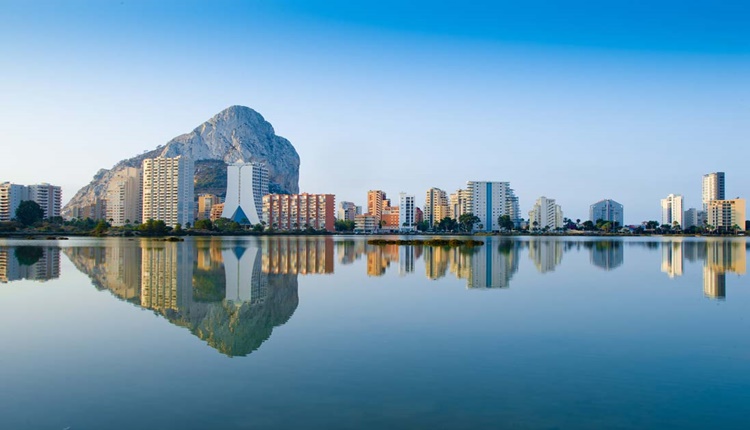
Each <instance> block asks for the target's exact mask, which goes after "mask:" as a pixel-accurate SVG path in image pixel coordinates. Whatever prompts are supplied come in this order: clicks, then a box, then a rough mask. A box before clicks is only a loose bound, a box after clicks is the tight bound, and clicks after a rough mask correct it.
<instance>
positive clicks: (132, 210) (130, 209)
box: [107, 167, 143, 227]
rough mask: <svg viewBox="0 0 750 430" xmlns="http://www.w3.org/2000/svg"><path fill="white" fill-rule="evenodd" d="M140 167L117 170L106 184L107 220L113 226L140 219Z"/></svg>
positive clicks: (141, 202)
mask: <svg viewBox="0 0 750 430" xmlns="http://www.w3.org/2000/svg"><path fill="white" fill-rule="evenodd" d="M142 187H143V178H142V177H141V169H139V168H137V167H126V168H125V169H123V170H121V171H119V172H117V173H116V174H115V175H114V176H113V177H112V179H110V181H109V185H108V186H107V220H110V223H111V224H112V225H113V226H115V227H120V226H123V225H125V224H127V222H128V221H129V222H133V223H134V222H136V221H141V218H142V217H141V210H143V199H142V195H141V189H142Z"/></svg>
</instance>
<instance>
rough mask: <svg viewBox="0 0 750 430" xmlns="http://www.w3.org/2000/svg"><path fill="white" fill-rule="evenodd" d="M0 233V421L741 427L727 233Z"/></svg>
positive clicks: (31, 424) (749, 305) (740, 357)
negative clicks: (378, 236)
mask: <svg viewBox="0 0 750 430" xmlns="http://www.w3.org/2000/svg"><path fill="white" fill-rule="evenodd" d="M480 239H481V240H484V241H485V244H484V245H481V246H478V247H474V248H466V247H464V248H443V247H431V246H398V245H385V246H375V245H368V244H367V243H366V240H365V239H364V238H361V237H342V236H336V237H286V236H283V237H282V236H276V237H264V238H255V237H250V238H244V237H243V238H195V239H194V238H187V239H186V241H185V242H178V243H175V242H163V241H156V240H149V239H112V238H110V239H90V238H78V239H70V240H65V241H39V240H32V241H29V240H0V282H1V283H0V387H2V388H0V428H2V429H66V428H67V429H70V430H77V429H103V428H106V429H152V428H153V429H272V428H310V429H351V428H366V429H382V428H389V429H415V428H425V429H427V428H429V429H436V428H441V429H442V428H446V429H454V428H456V429H458V428H460V429H473V428H488V429H489V428H493V429H494V428H511V429H603V428H607V429H647V428H648V429H651V428H653V429H668V428H669V429H671V428H674V429H706V428H717V429H718V428H721V429H747V428H750V414H748V405H750V278H748V277H747V276H746V271H747V268H746V265H747V254H748V243H747V242H746V240H745V239H744V238H741V239H712V238H708V239H705V238H675V239H670V238H625V239H623V238H617V239H614V240H609V239H595V238H583V239H579V238H541V237H540V238H528V237H525V238H503V237H486V238H480Z"/></svg>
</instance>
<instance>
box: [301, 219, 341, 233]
mask: <svg viewBox="0 0 750 430" xmlns="http://www.w3.org/2000/svg"><path fill="white" fill-rule="evenodd" d="M333 227H334V228H335V229H336V231H354V221H349V220H343V219H337V220H336V222H334V223H333ZM296 228H297V224H295V229H296Z"/></svg>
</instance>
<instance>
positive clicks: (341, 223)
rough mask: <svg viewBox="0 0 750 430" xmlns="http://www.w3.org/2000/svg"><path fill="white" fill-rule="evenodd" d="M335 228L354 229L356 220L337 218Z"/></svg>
mask: <svg viewBox="0 0 750 430" xmlns="http://www.w3.org/2000/svg"><path fill="white" fill-rule="evenodd" d="M334 228H335V229H336V231H354V221H349V220H343V219H337V220H336V222H335V223H334Z"/></svg>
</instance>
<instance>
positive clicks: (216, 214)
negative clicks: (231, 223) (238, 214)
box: [209, 203, 224, 221]
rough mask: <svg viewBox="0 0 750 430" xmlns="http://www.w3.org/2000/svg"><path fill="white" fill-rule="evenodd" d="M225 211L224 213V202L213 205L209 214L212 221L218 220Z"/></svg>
mask: <svg viewBox="0 0 750 430" xmlns="http://www.w3.org/2000/svg"><path fill="white" fill-rule="evenodd" d="M223 213H224V203H217V204H215V205H213V206H211V214H210V215H209V219H210V220H211V221H216V220H218V219H219V218H221V215H222V214H223Z"/></svg>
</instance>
